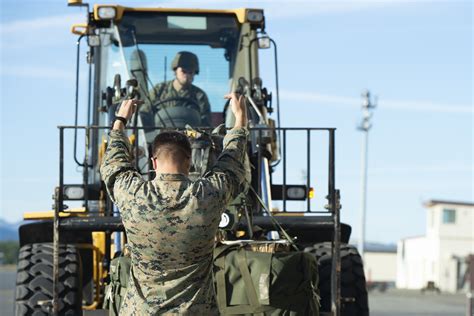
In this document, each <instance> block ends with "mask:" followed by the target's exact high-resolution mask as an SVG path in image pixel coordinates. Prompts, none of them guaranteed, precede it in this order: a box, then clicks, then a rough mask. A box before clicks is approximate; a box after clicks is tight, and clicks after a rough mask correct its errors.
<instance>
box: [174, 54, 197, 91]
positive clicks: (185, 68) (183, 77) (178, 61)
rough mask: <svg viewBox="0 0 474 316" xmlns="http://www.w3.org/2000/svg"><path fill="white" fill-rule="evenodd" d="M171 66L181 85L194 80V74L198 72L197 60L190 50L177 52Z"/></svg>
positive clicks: (188, 83)
mask: <svg viewBox="0 0 474 316" xmlns="http://www.w3.org/2000/svg"><path fill="white" fill-rule="evenodd" d="M171 68H172V69H173V71H174V72H175V75H176V80H178V82H179V83H180V84H181V85H182V86H187V85H190V84H191V83H192V82H193V80H194V75H197V74H199V60H198V58H197V56H196V55H195V54H193V53H191V52H186V51H182V52H178V53H177V54H176V56H175V57H174V59H173V62H172V63H171Z"/></svg>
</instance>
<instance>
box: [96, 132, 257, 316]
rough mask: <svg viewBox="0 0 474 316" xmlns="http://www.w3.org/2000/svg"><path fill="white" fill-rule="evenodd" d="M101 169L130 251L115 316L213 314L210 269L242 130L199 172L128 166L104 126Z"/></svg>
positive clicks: (240, 154) (238, 169)
mask: <svg viewBox="0 0 474 316" xmlns="http://www.w3.org/2000/svg"><path fill="white" fill-rule="evenodd" d="M109 135H110V140H109V146H108V148H107V151H106V154H105V156H104V160H103V162H102V165H101V168H100V171H101V175H102V178H103V180H104V182H105V185H106V187H107V191H108V193H109V195H110V197H111V199H112V201H113V202H114V203H115V204H116V205H117V206H118V207H119V209H120V212H121V215H122V221H123V224H124V226H125V231H126V233H127V238H128V243H129V245H130V250H131V260H132V265H131V274H130V281H129V284H130V286H129V288H128V289H127V292H126V295H125V298H124V301H123V304H122V307H121V310H120V314H122V315H156V314H179V315H216V314H218V311H217V306H216V302H215V294H214V289H213V285H212V276H211V267H212V260H213V257H212V253H213V249H214V244H215V235H216V232H217V229H218V224H219V221H220V216H221V213H222V212H223V211H224V210H225V208H226V205H227V204H228V203H229V202H230V201H231V199H232V198H234V197H235V196H236V195H237V194H238V189H239V186H240V184H241V183H242V182H243V181H244V176H245V172H244V165H243V159H244V155H245V151H246V149H245V148H246V143H247V135H248V131H247V129H246V128H235V127H234V129H232V130H230V131H229V132H228V134H227V135H226V136H225V139H224V150H223V152H222V154H221V155H220V156H219V158H218V159H217V162H216V164H215V165H214V167H212V168H211V170H210V171H209V172H208V173H207V174H205V176H204V177H202V178H200V179H198V180H197V181H194V182H193V181H191V180H190V179H189V178H188V177H187V176H185V175H183V174H164V173H162V174H157V176H156V178H155V179H154V180H152V181H145V180H144V179H143V178H142V176H141V175H140V174H139V173H138V172H137V171H136V170H135V168H134V164H133V162H132V160H133V157H132V150H131V145H130V142H129V140H128V138H127V137H126V135H125V134H124V132H123V131H121V130H116V129H115V124H114V129H113V130H112V131H111V132H110V134H109Z"/></svg>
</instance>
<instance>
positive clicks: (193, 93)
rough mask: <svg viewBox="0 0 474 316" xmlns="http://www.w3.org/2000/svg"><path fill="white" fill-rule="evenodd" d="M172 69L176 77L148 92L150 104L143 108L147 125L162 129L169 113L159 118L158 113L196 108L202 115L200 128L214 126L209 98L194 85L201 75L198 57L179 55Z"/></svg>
mask: <svg viewBox="0 0 474 316" xmlns="http://www.w3.org/2000/svg"><path fill="white" fill-rule="evenodd" d="M171 68H172V69H173V71H174V72H175V76H176V78H175V79H173V80H170V81H166V82H162V83H160V84H157V85H156V86H154V87H153V89H151V90H150V92H149V100H147V101H148V102H147V103H145V104H144V105H143V106H142V107H141V109H140V112H141V116H142V120H143V123H144V126H163V121H162V120H163V119H164V120H167V119H169V118H168V117H167V115H166V112H165V113H162V114H161V115H160V117H158V116H157V115H156V113H157V112H158V111H159V110H162V109H168V108H173V107H183V108H188V109H194V110H196V111H197V112H198V113H199V116H200V123H199V126H211V106H210V104H209V99H208V97H207V95H206V93H205V92H204V91H203V90H202V89H200V88H198V87H197V86H195V85H193V84H192V82H193V80H194V76H195V75H197V74H199V61H198V58H197V56H196V55H195V54H193V53H191V52H186V51H183V52H179V53H178V54H176V56H175V58H174V59H173V62H172V63H171ZM170 126H171V127H172V126H173V125H172V124H170ZM181 127H184V125H183V126H181Z"/></svg>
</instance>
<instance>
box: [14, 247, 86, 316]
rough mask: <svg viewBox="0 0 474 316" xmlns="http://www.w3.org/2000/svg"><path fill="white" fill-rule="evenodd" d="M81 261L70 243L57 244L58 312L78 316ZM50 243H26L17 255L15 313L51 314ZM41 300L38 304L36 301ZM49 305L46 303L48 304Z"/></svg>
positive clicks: (80, 303)
mask: <svg viewBox="0 0 474 316" xmlns="http://www.w3.org/2000/svg"><path fill="white" fill-rule="evenodd" d="M81 296H82V290H81V261H80V256H79V252H78V251H77V249H76V247H75V246H73V245H60V246H59V284H58V315H81V314H82V312H81V306H82V299H81ZM52 299H53V244H52V243H39V244H28V245H25V246H23V247H21V249H20V251H19V254H18V265H17V277H16V291H15V315H35V316H36V315H50V314H51V309H49V308H51V305H49V304H41V301H45V302H48V303H49V302H50V301H51V300H52ZM39 303H40V304H39ZM48 305H49V306H48Z"/></svg>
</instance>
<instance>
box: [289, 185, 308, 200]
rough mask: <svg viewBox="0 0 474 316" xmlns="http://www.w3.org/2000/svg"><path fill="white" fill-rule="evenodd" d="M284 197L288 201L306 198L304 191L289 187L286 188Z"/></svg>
mask: <svg viewBox="0 0 474 316" xmlns="http://www.w3.org/2000/svg"><path fill="white" fill-rule="evenodd" d="M286 195H287V197H288V199H289V200H300V199H304V198H306V191H305V189H304V188H301V187H290V188H287V190H286Z"/></svg>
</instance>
